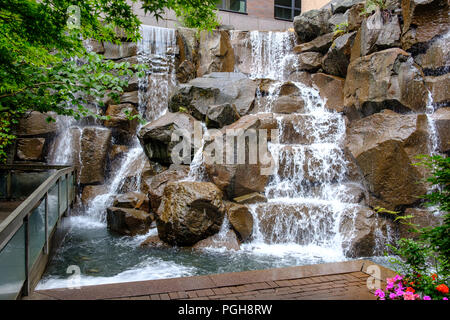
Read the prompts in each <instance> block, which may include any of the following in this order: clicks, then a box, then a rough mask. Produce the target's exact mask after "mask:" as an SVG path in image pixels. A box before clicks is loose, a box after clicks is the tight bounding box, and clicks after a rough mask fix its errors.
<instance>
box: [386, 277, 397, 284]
mask: <svg viewBox="0 0 450 320" xmlns="http://www.w3.org/2000/svg"><path fill="white" fill-rule="evenodd" d="M386 282H387V283H388V284H391V283H394V282H395V280H394V278H387V279H386Z"/></svg>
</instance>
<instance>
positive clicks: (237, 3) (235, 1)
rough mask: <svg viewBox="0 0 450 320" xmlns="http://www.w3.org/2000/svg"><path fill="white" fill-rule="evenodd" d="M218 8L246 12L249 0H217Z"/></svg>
mask: <svg viewBox="0 0 450 320" xmlns="http://www.w3.org/2000/svg"><path fill="white" fill-rule="evenodd" d="M217 8H218V9H221V10H227V11H234V12H240V13H246V12H247V0H219V1H217Z"/></svg>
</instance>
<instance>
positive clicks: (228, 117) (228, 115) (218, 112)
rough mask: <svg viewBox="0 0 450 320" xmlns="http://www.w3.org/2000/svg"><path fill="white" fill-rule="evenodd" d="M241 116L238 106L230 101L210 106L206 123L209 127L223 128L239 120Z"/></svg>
mask: <svg viewBox="0 0 450 320" xmlns="http://www.w3.org/2000/svg"><path fill="white" fill-rule="evenodd" d="M239 118H240V116H239V113H238V112H237V110H236V107H235V106H234V105H232V104H230V103H224V104H221V105H216V106H210V107H209V109H208V112H207V113H206V125H207V127H208V128H222V127H223V126H226V125H229V124H232V123H233V122H235V121H237V120H239Z"/></svg>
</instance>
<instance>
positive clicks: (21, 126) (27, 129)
mask: <svg viewBox="0 0 450 320" xmlns="http://www.w3.org/2000/svg"><path fill="white" fill-rule="evenodd" d="M55 117H56V114H54V113H41V112H38V111H32V112H30V113H27V114H26V115H24V116H23V117H22V118H20V120H19V123H18V127H17V135H18V136H35V135H52V134H55V133H56V131H57V130H58V125H57V123H56V122H54V121H47V119H48V118H53V119H54V118H55Z"/></svg>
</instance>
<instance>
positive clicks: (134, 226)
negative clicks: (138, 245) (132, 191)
mask: <svg viewBox="0 0 450 320" xmlns="http://www.w3.org/2000/svg"><path fill="white" fill-rule="evenodd" d="M106 212H107V214H106V221H107V224H108V228H109V229H110V230H112V231H114V232H117V233H119V234H122V235H127V236H135V235H137V234H146V233H147V232H148V230H149V229H150V225H151V224H152V222H153V220H154V216H153V215H152V214H150V213H148V212H145V211H142V210H136V209H129V208H116V207H109V208H107V209H106Z"/></svg>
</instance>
